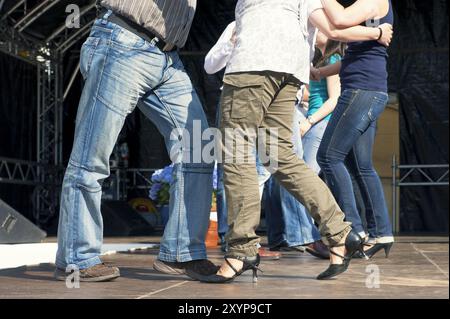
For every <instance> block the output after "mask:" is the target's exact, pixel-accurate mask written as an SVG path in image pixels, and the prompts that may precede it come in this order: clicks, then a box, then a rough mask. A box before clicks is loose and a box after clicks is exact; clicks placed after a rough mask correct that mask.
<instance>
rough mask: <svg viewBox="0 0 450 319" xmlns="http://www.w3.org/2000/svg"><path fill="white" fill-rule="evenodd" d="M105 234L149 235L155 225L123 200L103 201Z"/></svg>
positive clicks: (122, 235)
mask: <svg viewBox="0 0 450 319" xmlns="http://www.w3.org/2000/svg"><path fill="white" fill-rule="evenodd" d="M102 215H103V229H104V230H103V235H104V236H106V237H118V236H119V237H127V236H149V235H151V233H152V232H153V227H152V226H151V225H150V224H149V223H148V222H147V221H146V220H145V219H144V218H143V217H142V216H141V215H139V213H137V212H136V211H135V210H134V209H133V208H131V206H130V205H128V203H126V202H122V201H111V200H105V201H103V202H102Z"/></svg>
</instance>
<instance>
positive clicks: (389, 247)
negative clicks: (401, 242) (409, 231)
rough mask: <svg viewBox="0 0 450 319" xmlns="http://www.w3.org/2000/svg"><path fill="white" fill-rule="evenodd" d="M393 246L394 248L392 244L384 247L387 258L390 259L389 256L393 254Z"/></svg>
mask: <svg viewBox="0 0 450 319" xmlns="http://www.w3.org/2000/svg"><path fill="white" fill-rule="evenodd" d="M392 246H394V243H390V244H388V245H386V247H384V252H385V253H386V258H389V254H390V253H391V249H392Z"/></svg>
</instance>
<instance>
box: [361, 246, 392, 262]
mask: <svg viewBox="0 0 450 319" xmlns="http://www.w3.org/2000/svg"><path fill="white" fill-rule="evenodd" d="M392 246H394V243H385V244H375V245H372V247H371V248H369V249H367V250H366V251H365V255H366V256H367V257H369V258H373V257H374V256H375V255H376V254H377V253H378V252H380V251H382V250H383V249H384V253H385V255H386V258H389V254H390V253H391V249H392ZM356 257H357V258H364V257H363V256H362V255H361V253H358V254H356Z"/></svg>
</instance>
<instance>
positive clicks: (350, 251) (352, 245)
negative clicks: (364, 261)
mask: <svg viewBox="0 0 450 319" xmlns="http://www.w3.org/2000/svg"><path fill="white" fill-rule="evenodd" d="M344 246H345V248H346V250H347V252H346V254H345V256H341V255H339V254H337V253H335V252H334V251H333V250H332V249H330V254H333V255H335V256H337V257H339V258H342V259H343V263H342V264H331V265H330V267H328V269H327V270H325V271H324V272H323V273H321V274H320V275H319V276H318V277H317V279H318V280H326V279H331V278H333V277H336V276H337V275H340V274H342V273H344V272H346V271H347V269H348V267H349V266H350V261H351V260H352V258H353V256H354V255H355V254H356V253H357V252H358V251H359V252H360V253H361V254H362V255H363V256H365V253H364V248H363V239H362V238H361V236H359V235H358V234H357V233H356V232H355V231H353V230H352V231H351V232H350V233H349V234H348V236H347V239H346V240H345V244H340V245H337V246H335V247H344Z"/></svg>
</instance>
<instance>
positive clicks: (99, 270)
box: [55, 264, 120, 282]
mask: <svg viewBox="0 0 450 319" xmlns="http://www.w3.org/2000/svg"><path fill="white" fill-rule="evenodd" d="M71 274H72V273H71V272H66V271H65V270H64V269H60V268H56V270H55V279H56V280H59V281H66V280H67V276H69V275H71ZM119 277H120V270H119V268H117V267H110V266H106V265H105V264H99V265H95V266H93V267H91V268H87V269H83V270H80V277H79V278H80V282H105V281H112V280H114V279H117V278H119Z"/></svg>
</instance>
